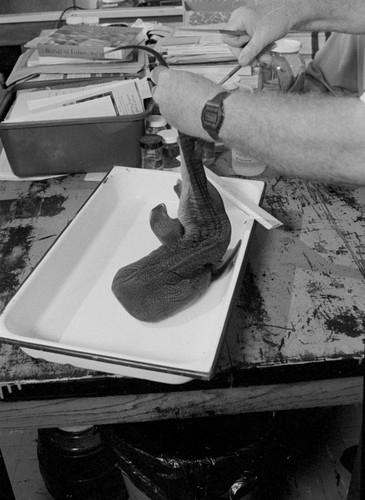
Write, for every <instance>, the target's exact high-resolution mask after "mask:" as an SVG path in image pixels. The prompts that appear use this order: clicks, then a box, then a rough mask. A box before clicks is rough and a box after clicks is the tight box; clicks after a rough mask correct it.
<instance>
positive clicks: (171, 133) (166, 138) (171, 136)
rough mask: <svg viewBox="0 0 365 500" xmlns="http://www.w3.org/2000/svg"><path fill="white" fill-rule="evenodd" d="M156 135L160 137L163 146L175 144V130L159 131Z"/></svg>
mask: <svg viewBox="0 0 365 500" xmlns="http://www.w3.org/2000/svg"><path fill="white" fill-rule="evenodd" d="M157 135H160V136H161V137H162V140H163V142H164V143H165V144H174V143H175V142H177V130H176V129H166V130H160V132H159V133H158V134H157Z"/></svg>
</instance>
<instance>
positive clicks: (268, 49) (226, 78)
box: [218, 30, 276, 85]
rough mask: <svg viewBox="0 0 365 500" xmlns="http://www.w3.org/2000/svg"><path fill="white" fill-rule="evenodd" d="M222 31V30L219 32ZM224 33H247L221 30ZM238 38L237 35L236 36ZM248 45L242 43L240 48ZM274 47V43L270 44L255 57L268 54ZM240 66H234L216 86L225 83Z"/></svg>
mask: <svg viewBox="0 0 365 500" xmlns="http://www.w3.org/2000/svg"><path fill="white" fill-rule="evenodd" d="M221 31H222V30H221ZM223 31H224V32H225V33H227V32H228V33H230V34H232V35H235V34H236V33H241V34H245V35H247V33H246V32H245V31H244V32H243V31H241V32H238V31H233V30H232V31H230V30H223ZM237 36H239V35H237ZM247 44H248V42H246V43H244V44H243V45H242V47H241V48H243V47H246V45H247ZM275 47H276V43H270V44H269V45H267V46H266V47H265V48H264V49H262V51H261V52H259V53H258V54H257V56H256V58H259V57H260V56H261V55H262V54H264V53H265V52H270V50H272V49H274V48H275ZM241 67H242V66H240V65H239V64H237V66H235V67H234V68H233V69H232V70H231V71H230V72H229V73H227V75H226V76H225V77H223V78H222V80H221V81H220V82H218V85H223V84H224V83H226V81H227V80H229V79H230V78H231V77H232V76H233V75H235V74H236V73H237V72H238V71H239V70H240V69H241Z"/></svg>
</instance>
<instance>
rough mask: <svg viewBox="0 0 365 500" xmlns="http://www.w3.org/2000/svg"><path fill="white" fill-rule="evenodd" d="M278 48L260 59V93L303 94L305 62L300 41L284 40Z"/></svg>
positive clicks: (278, 43)
mask: <svg viewBox="0 0 365 500" xmlns="http://www.w3.org/2000/svg"><path fill="white" fill-rule="evenodd" d="M275 43H276V47H274V48H273V49H272V50H271V51H270V52H269V53H267V54H264V55H263V56H261V57H260V61H259V75H258V87H257V88H258V91H259V92H276V93H285V92H301V91H302V90H303V86H304V78H305V76H304V74H305V68H306V64H305V60H304V58H303V56H302V55H301V54H300V52H299V51H300V47H301V44H300V42H299V41H298V40H293V39H291V38H282V39H281V40H277V41H276V42H275Z"/></svg>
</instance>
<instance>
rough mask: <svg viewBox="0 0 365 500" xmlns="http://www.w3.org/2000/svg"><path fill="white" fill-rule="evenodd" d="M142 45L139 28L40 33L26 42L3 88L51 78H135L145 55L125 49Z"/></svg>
mask: <svg viewBox="0 0 365 500" xmlns="http://www.w3.org/2000/svg"><path fill="white" fill-rule="evenodd" d="M144 41H145V34H144V30H143V29H142V28H135V27H124V26H102V25H75V26H73V25H70V26H68V25H66V26H63V27H61V28H59V29H56V30H44V31H42V33H41V34H40V36H39V37H36V38H34V39H33V40H31V41H30V42H28V43H27V44H26V45H25V47H26V48H27V50H26V51H25V53H24V54H22V56H21V57H20V58H19V60H18V61H17V64H16V65H15V66H14V69H13V71H12V73H11V74H10V76H9V78H8V80H7V81H6V84H7V85H8V86H9V85H11V84H12V83H14V82H18V81H20V80H23V79H28V78H31V77H33V78H37V79H47V78H49V76H47V77H39V75H52V79H65V78H70V77H75V75H77V77H81V78H82V77H87V76H96V75H97V76H102V75H103V76H110V75H112V76H116V77H117V76H118V77H120V76H126V77H133V76H138V73H139V72H140V71H142V70H143V69H144V68H145V67H146V64H147V58H146V54H145V53H144V52H143V51H136V50H133V49H132V48H128V47H129V46H130V45H134V46H135V45H141V44H143V43H144Z"/></svg>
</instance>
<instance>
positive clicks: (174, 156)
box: [158, 129, 181, 171]
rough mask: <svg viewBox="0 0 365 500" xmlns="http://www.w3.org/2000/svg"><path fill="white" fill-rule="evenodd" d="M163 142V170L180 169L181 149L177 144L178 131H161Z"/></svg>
mask: <svg viewBox="0 0 365 500" xmlns="http://www.w3.org/2000/svg"><path fill="white" fill-rule="evenodd" d="M158 135H159V136H161V137H162V141H163V168H164V170H175V171H176V169H178V168H180V165H181V163H180V159H179V157H180V148H179V145H178V142H177V138H178V133H177V130H176V129H166V130H161V131H160V132H159V133H158Z"/></svg>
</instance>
